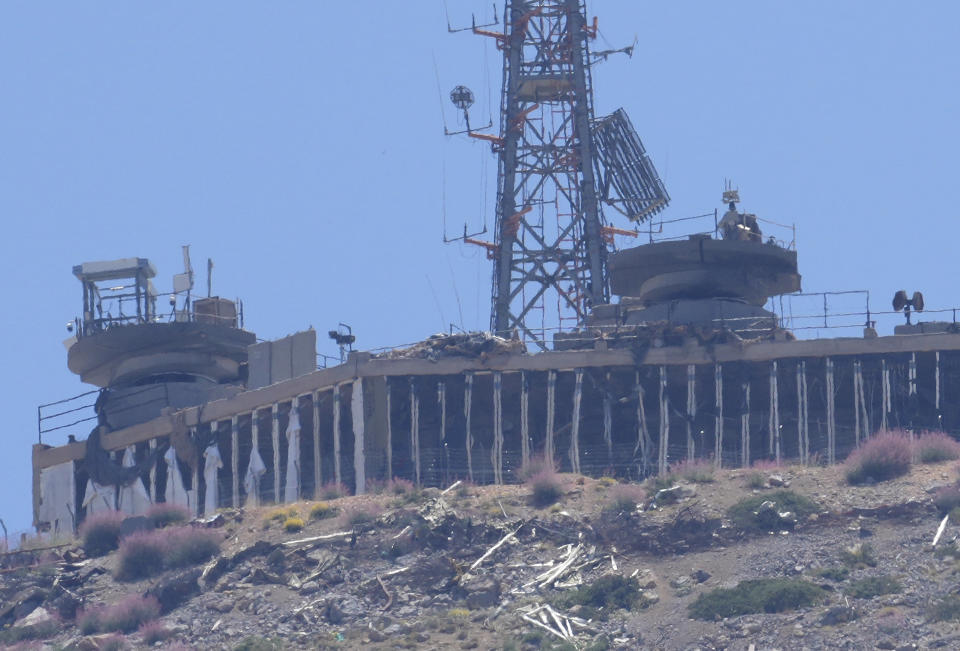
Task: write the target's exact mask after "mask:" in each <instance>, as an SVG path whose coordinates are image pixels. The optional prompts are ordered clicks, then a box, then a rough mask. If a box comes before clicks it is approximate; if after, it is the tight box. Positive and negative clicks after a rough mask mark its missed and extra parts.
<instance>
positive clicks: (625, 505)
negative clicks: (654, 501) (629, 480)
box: [606, 484, 647, 513]
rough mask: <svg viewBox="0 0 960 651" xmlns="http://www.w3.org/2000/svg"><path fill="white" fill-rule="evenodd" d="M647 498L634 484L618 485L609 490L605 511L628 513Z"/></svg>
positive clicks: (643, 491) (640, 488)
mask: <svg viewBox="0 0 960 651" xmlns="http://www.w3.org/2000/svg"><path fill="white" fill-rule="evenodd" d="M646 498H647V492H646V491H645V490H643V487H641V486H638V485H636V484H618V485H616V486H614V487H613V488H611V489H610V495H609V498H608V499H609V502H608V503H607V506H606V510H608V511H616V512H617V513H625V512H626V513H630V512H632V511H634V510H636V508H637V505H639V504H641V503H643V501H644V500H645V499H646Z"/></svg>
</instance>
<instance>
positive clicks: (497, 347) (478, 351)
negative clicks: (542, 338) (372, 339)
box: [374, 332, 527, 361]
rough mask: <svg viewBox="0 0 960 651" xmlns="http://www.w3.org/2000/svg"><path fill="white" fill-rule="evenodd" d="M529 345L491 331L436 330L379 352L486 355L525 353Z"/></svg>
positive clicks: (406, 356)
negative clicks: (412, 343) (408, 343)
mask: <svg viewBox="0 0 960 651" xmlns="http://www.w3.org/2000/svg"><path fill="white" fill-rule="evenodd" d="M526 351H527V348H526V346H524V345H523V342H522V341H520V340H519V339H504V338H503V337H498V336H496V335H493V334H490V333H489V332H465V333H456V334H443V333H439V334H435V335H431V336H430V337H428V338H427V339H425V340H423V341H421V342H419V343H416V344H414V345H413V346H410V347H408V348H397V349H393V350H389V351H386V352H384V353H380V354H378V355H375V356H374V357H376V358H380V359H428V360H430V361H436V360H438V359H442V358H444V357H486V356H489V355H522V354H524V353H526Z"/></svg>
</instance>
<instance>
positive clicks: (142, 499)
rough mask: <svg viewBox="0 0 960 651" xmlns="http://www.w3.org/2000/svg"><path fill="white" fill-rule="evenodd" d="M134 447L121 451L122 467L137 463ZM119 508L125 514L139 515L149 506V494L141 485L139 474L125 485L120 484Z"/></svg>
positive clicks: (131, 466)
mask: <svg viewBox="0 0 960 651" xmlns="http://www.w3.org/2000/svg"><path fill="white" fill-rule="evenodd" d="M135 452H136V451H135V449H134V447H133V446H132V445H130V446H128V447H127V449H126V450H124V451H123V461H122V462H121V464H122V465H123V467H124V468H133V467H134V466H135V465H137V461H136V458H135ZM119 499H120V504H119V507H120V510H121V511H123V512H124V513H126V514H127V515H141V514H143V513H146V512H147V509H148V508H150V495H149V493H147V489H146V488H145V487H144V485H143V480H142V479H140V477H139V476H137V477H136V478H134V480H133V481H132V482H131V483H130V484H129V485H127V486H120V498H119Z"/></svg>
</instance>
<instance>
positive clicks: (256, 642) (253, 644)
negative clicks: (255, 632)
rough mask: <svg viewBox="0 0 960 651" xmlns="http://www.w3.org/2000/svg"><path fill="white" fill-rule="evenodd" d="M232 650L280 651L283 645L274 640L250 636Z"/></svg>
mask: <svg viewBox="0 0 960 651" xmlns="http://www.w3.org/2000/svg"><path fill="white" fill-rule="evenodd" d="M233 648H234V651H282V649H283V645H282V644H281V643H280V642H279V641H278V640H276V639H267V638H265V637H257V636H250V637H248V638H244V640H243V641H242V642H240V644H238V645H237V646H235V647H233Z"/></svg>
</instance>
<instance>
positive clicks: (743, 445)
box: [740, 379, 750, 468]
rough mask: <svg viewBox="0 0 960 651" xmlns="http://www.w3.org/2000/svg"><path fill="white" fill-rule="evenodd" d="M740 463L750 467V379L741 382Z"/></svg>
mask: <svg viewBox="0 0 960 651" xmlns="http://www.w3.org/2000/svg"><path fill="white" fill-rule="evenodd" d="M740 465H741V466H743V467H744V468H749V467H750V380H749V379H748V380H747V381H746V382H744V383H743V410H742V412H741V413H740Z"/></svg>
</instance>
